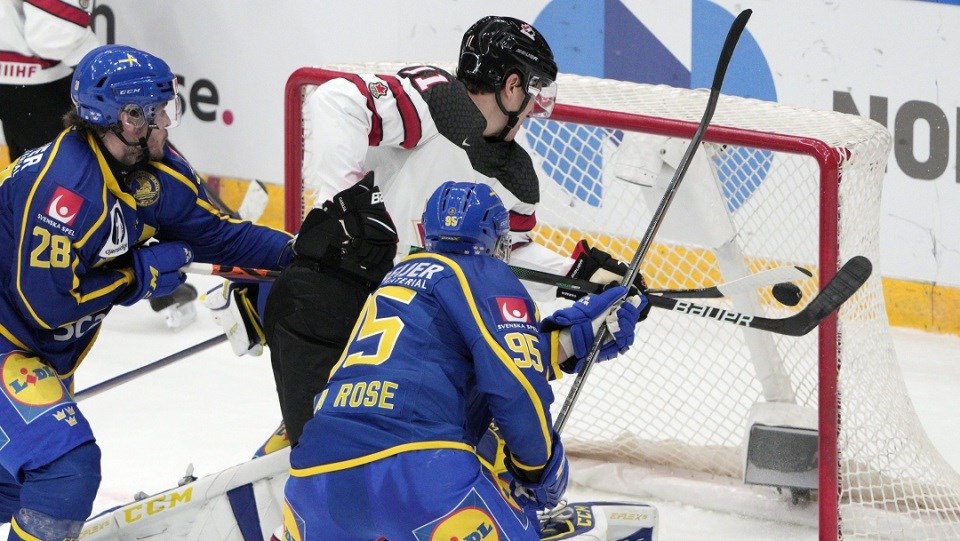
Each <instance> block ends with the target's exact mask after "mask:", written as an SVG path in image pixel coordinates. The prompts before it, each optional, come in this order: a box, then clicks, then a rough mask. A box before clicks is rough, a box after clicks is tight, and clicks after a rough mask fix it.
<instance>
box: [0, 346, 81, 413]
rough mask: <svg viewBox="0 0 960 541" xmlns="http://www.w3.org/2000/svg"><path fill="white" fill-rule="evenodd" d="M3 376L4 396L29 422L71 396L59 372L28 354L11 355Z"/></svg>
mask: <svg viewBox="0 0 960 541" xmlns="http://www.w3.org/2000/svg"><path fill="white" fill-rule="evenodd" d="M0 373H2V375H3V376H2V377H3V391H4V394H5V395H6V396H7V399H9V400H10V403H11V404H13V407H14V408H16V409H17V411H18V412H19V413H20V416H21V417H23V420H24V421H25V422H28V423H29V422H31V421H33V420H34V419H36V418H37V417H39V416H40V415H42V414H43V413H44V412H46V411H47V410H49V409H50V408H51V407H52V406H54V405H56V404H58V403H60V402H62V401H63V400H64V398H65V397H66V396H67V394H66V390H65V389H64V387H63V384H62V383H61V382H60V379H59V378H57V373H56V372H54V370H53V369H52V368H50V367H49V366H47V365H45V364H43V363H42V362H40V359H38V358H37V357H33V356H30V355H28V354H26V353H25V352H18V351H14V352H11V353H9V354H7V356H6V357H4V358H3V362H2V364H0Z"/></svg>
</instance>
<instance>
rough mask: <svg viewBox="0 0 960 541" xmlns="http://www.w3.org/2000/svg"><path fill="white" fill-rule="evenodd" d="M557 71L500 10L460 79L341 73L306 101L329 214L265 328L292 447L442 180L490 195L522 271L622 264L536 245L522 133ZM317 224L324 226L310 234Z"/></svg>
mask: <svg viewBox="0 0 960 541" xmlns="http://www.w3.org/2000/svg"><path fill="white" fill-rule="evenodd" d="M556 76H557V66H556V63H555V62H554V59H553V52H552V51H551V49H550V46H549V45H548V44H547V41H546V40H545V39H544V37H543V36H542V35H541V34H540V33H539V32H538V31H537V30H536V29H535V28H534V27H533V26H531V25H530V24H527V23H525V22H523V21H520V20H517V19H513V18H509V17H493V16H490V17H484V18H482V19H480V20H479V21H478V22H477V23H475V24H474V25H473V26H472V27H470V29H468V30H467V32H466V33H465V34H464V36H463V40H462V44H461V49H460V58H459V64H458V66H457V73H456V76H454V75H452V74H450V73H447V72H446V71H443V70H442V69H439V68H437V67H433V66H423V65H420V66H410V67H407V68H404V69H402V70H400V71H399V72H398V73H396V74H387V75H385V74H380V75H374V74H369V75H345V76H344V77H341V78H337V79H333V80H331V81H328V82H326V83H324V84H323V85H321V86H319V87H318V88H317V90H316V91H315V92H313V94H311V95H310V96H309V97H308V98H307V99H308V101H309V103H308V108H309V109H310V110H311V111H313V118H312V123H313V125H315V126H322V127H323V129H322V130H317V132H316V133H314V134H313V136H312V137H311V138H310V140H309V141H308V142H307V144H308V147H307V148H306V149H305V152H304V154H305V155H306V156H308V157H309V158H310V159H309V162H308V163H307V164H306V165H305V168H306V173H305V178H307V179H308V182H312V183H313V184H312V185H311V186H310V188H311V189H312V190H315V191H316V193H317V194H318V196H317V201H319V202H327V203H325V206H326V209H325V210H324V209H314V210H313V211H312V212H311V216H313V219H311V216H308V218H307V223H305V225H304V227H303V228H301V232H300V238H299V240H298V242H297V252H298V254H299V257H298V258H297V259H296V260H295V261H294V263H293V264H292V265H291V266H290V267H288V268H287V269H286V270H285V271H284V272H283V274H282V276H281V277H280V279H279V280H277V282H276V283H275V284H274V286H273V288H272V291H271V292H270V295H269V297H268V299H267V303H266V311H265V320H264V331H265V335H266V342H267V343H268V344H269V346H270V354H271V362H272V364H273V370H274V376H275V379H276V384H277V392H278V395H279V399H280V408H281V412H282V414H283V418H284V422H285V424H286V436H287V437H288V438H289V440H290V442H291V444H293V443H296V441H297V439H298V438H299V436H300V432H301V430H302V427H303V424H304V423H305V422H306V421H307V420H308V419H309V418H310V416H311V413H312V406H313V398H314V396H315V395H316V394H317V393H318V392H320V390H321V389H322V388H323V384H324V383H325V382H326V380H327V377H328V374H329V372H330V368H331V367H332V366H333V364H334V363H335V362H336V360H337V358H338V357H339V355H340V352H341V351H342V349H343V347H344V345H345V344H346V341H347V338H348V335H349V332H350V330H351V328H352V327H353V324H354V322H355V321H356V318H357V315H358V314H359V313H360V309H361V307H362V306H363V303H364V301H365V299H366V297H367V295H368V294H369V293H370V292H371V291H373V289H374V288H375V286H376V284H377V283H378V282H379V281H380V279H381V278H382V277H383V274H384V273H385V272H386V271H387V270H388V269H389V268H390V266H391V265H392V264H393V259H394V256H395V255H399V256H403V255H405V254H406V253H407V252H408V251H409V249H410V247H412V246H422V245H423V243H422V239H421V234H420V228H419V219H420V211H421V210H422V205H423V201H424V200H425V199H426V197H427V196H428V195H429V194H430V193H431V192H432V191H433V190H434V189H435V188H436V187H437V186H439V185H440V184H441V183H443V182H444V181H447V180H450V179H470V180H473V181H476V182H482V183H486V184H488V185H490V186H492V187H493V189H494V190H495V191H496V193H497V194H498V195H499V196H500V197H501V198H502V200H503V202H504V205H505V206H506V207H507V209H508V210H509V212H510V229H511V237H512V242H513V248H514V252H513V258H514V259H513V261H514V263H515V264H516V265H519V266H525V267H532V268H536V269H539V270H544V271H548V272H552V273H558V274H566V273H569V272H574V271H572V270H571V269H575V272H576V274H574V275H573V276H574V277H576V278H584V279H594V280H595V281H599V280H598V279H599V276H595V275H596V274H597V273H599V272H604V271H603V269H602V268H603V267H607V270H611V269H613V270H615V269H617V268H618V265H617V262H616V261H615V260H610V259H609V258H607V260H605V261H604V262H600V261H599V260H597V259H596V257H595V256H601V257H602V255H603V254H602V253H599V252H597V251H596V250H591V249H587V250H583V249H581V250H578V251H577V258H578V259H579V262H580V264H578V265H573V262H574V260H573V259H571V258H570V257H567V256H566V255H559V254H556V253H554V252H552V251H550V250H548V249H546V248H545V247H543V246H541V245H538V244H535V243H533V242H531V240H530V232H531V230H532V229H533V227H534V226H535V224H536V213H535V212H536V206H537V203H538V202H539V197H540V192H539V180H538V177H537V174H536V172H535V170H534V166H533V162H532V160H531V158H530V156H529V155H528V154H527V152H526V151H525V150H524V149H523V148H521V146H520V145H519V144H518V143H517V142H516V141H514V137H515V136H516V134H517V132H518V130H519V128H520V125H521V123H522V122H523V120H524V119H526V118H527V117H531V116H541V117H543V116H548V115H549V114H550V112H551V110H552V108H553V104H554V100H555V98H556V93H557V85H556V82H555V79H556ZM371 171H372V172H375V173H376V187H364V184H361V183H360V181H361V179H363V178H367V173H368V172H371ZM334 198H335V199H337V201H340V202H341V204H339V205H334V204H333V203H332V202H331V201H332V200H333V199H334ZM344 202H345V203H344ZM317 213H323V215H321V216H314V215H315V214H317ZM329 218H333V219H332V220H330V219H329ZM389 218H392V222H390V221H389ZM311 222H313V223H318V224H321V229H314V228H312V227H311V230H310V231H307V230H306V229H307V224H310V225H311V226H312V225H313V224H312V223H311ZM341 223H342V224H343V225H342V226H340V225H339V224H341ZM331 226H335V227H331ZM318 239H320V240H318ZM397 239H399V243H398V249H397V250H396V251H394V250H393V249H392V246H395V245H396V243H397ZM621 274H622V272H621ZM616 279H617V277H616V276H606V279H605V281H610V280H616ZM527 286H528V289H530V290H531V293H532V294H534V297H535V300H538V301H540V300H545V299H544V293H545V292H546V293H547V294H549V295H552V294H553V290H552V288H546V291H544V290H543V289H541V290H540V291H539V292H538V291H536V290H535V287H536V286H532V285H530V284H527ZM541 288H542V286H541ZM253 342H255V341H251V344H252V345H255V344H253Z"/></svg>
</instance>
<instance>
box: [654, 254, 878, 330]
mask: <svg viewBox="0 0 960 541" xmlns="http://www.w3.org/2000/svg"><path fill="white" fill-rule="evenodd" d="M872 271H873V265H872V264H871V263H870V260H869V259H867V258H866V257H863V256H860V255H858V256H854V257H853V258H851V259H850V261H847V262H846V263H845V264H844V265H843V266H842V267H841V268H840V270H839V271H837V274H836V275H835V276H834V277H833V279H832V280H830V282H828V283H827V285H826V286H825V287H824V288H823V289H822V290H821V291H820V293H818V294H817V296H816V297H814V299H813V300H812V301H810V303H809V304H807V305H806V306H805V307H804V308H803V309H802V310H800V311H799V312H797V313H796V314H794V315H792V316H790V317H786V318H780V319H777V318H766V317H762V316H753V315H748V314H743V313H740V312H734V311H731V310H724V309H723V308H718V307H716V306H703V305H700V304H694V303H692V302H687V301H683V300H678V299H673V298H670V297H663V296H660V295H647V298H649V299H650V305H651V306H655V307H657V308H664V309H667V310H672V311H675V312H683V313H685V314H690V315H695V316H700V317H703V318H707V319H714V320H717V321H721V322H727V323H733V324H735V325H740V326H743V327H749V328H751V329H760V330H763V331H769V332H774V333H777V334H784V335H787V336H803V335H805V334H807V333H809V332H810V331H812V330H813V329H815V328H817V325H819V324H820V322H821V321H823V320H824V319H826V318H827V317H828V316H830V314H832V313H833V312H835V311H836V310H837V309H838V308H840V306H841V305H843V303H845V302H846V301H847V299H849V298H850V297H851V296H853V294H854V293H856V292H857V290H859V289H860V286H862V285H863V284H864V283H865V282H866V281H867V278H869V277H870V273H871V272H872Z"/></svg>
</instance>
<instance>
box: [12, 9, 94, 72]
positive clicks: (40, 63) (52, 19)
mask: <svg viewBox="0 0 960 541" xmlns="http://www.w3.org/2000/svg"><path fill="white" fill-rule="evenodd" d="M91 4H92V2H91V1H90V0H26V1H24V0H4V1H3V2H0V84H4V85H37V84H43V83H49V82H51V81H55V80H57V79H62V78H64V77H67V76H70V75H71V74H72V73H73V66H75V65H76V64H77V62H79V61H80V59H81V58H83V55H85V54H87V53H88V52H89V51H90V50H92V49H93V48H95V47H97V46H98V45H100V43H99V41H98V40H97V37H96V35H95V34H94V33H93V31H92V30H91V29H90V9H91Z"/></svg>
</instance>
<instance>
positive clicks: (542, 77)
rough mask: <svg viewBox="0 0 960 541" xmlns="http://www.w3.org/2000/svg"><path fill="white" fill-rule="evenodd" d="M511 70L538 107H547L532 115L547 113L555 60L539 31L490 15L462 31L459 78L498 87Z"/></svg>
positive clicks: (551, 93)
mask: <svg viewBox="0 0 960 541" xmlns="http://www.w3.org/2000/svg"><path fill="white" fill-rule="evenodd" d="M514 72H516V73H519V74H520V77H521V78H522V79H523V84H524V85H526V87H527V93H528V94H529V95H530V96H531V97H532V98H534V99H535V100H537V103H538V105H539V106H540V107H538V108H539V109H546V110H545V111H538V112H539V114H535V115H531V116H549V114H550V109H552V106H553V100H554V98H555V97H556V83H555V81H556V79H557V63H556V62H555V61H554V59H553V51H552V50H551V49H550V45H548V44H547V40H546V39H544V37H543V35H541V34H540V32H538V31H537V30H536V29H535V28H534V27H533V26H532V25H530V24H528V23H525V22H523V21H521V20H519V19H514V18H512V17H497V16H493V15H491V16H487V17H484V18H482V19H480V20H479V21H477V22H476V23H474V24H473V26H471V27H470V28H469V29H468V30H467V31H466V33H464V34H463V41H461V43H460V61H459V63H458V64H457V78H458V79H461V80H463V81H472V82H475V83H480V84H484V85H489V86H491V87H493V88H494V89H500V88H501V87H502V86H503V84H504V82H505V81H506V79H507V77H508V76H509V75H510V74H511V73H514ZM538 98H542V99H538ZM541 102H543V103H542V104H541Z"/></svg>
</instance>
